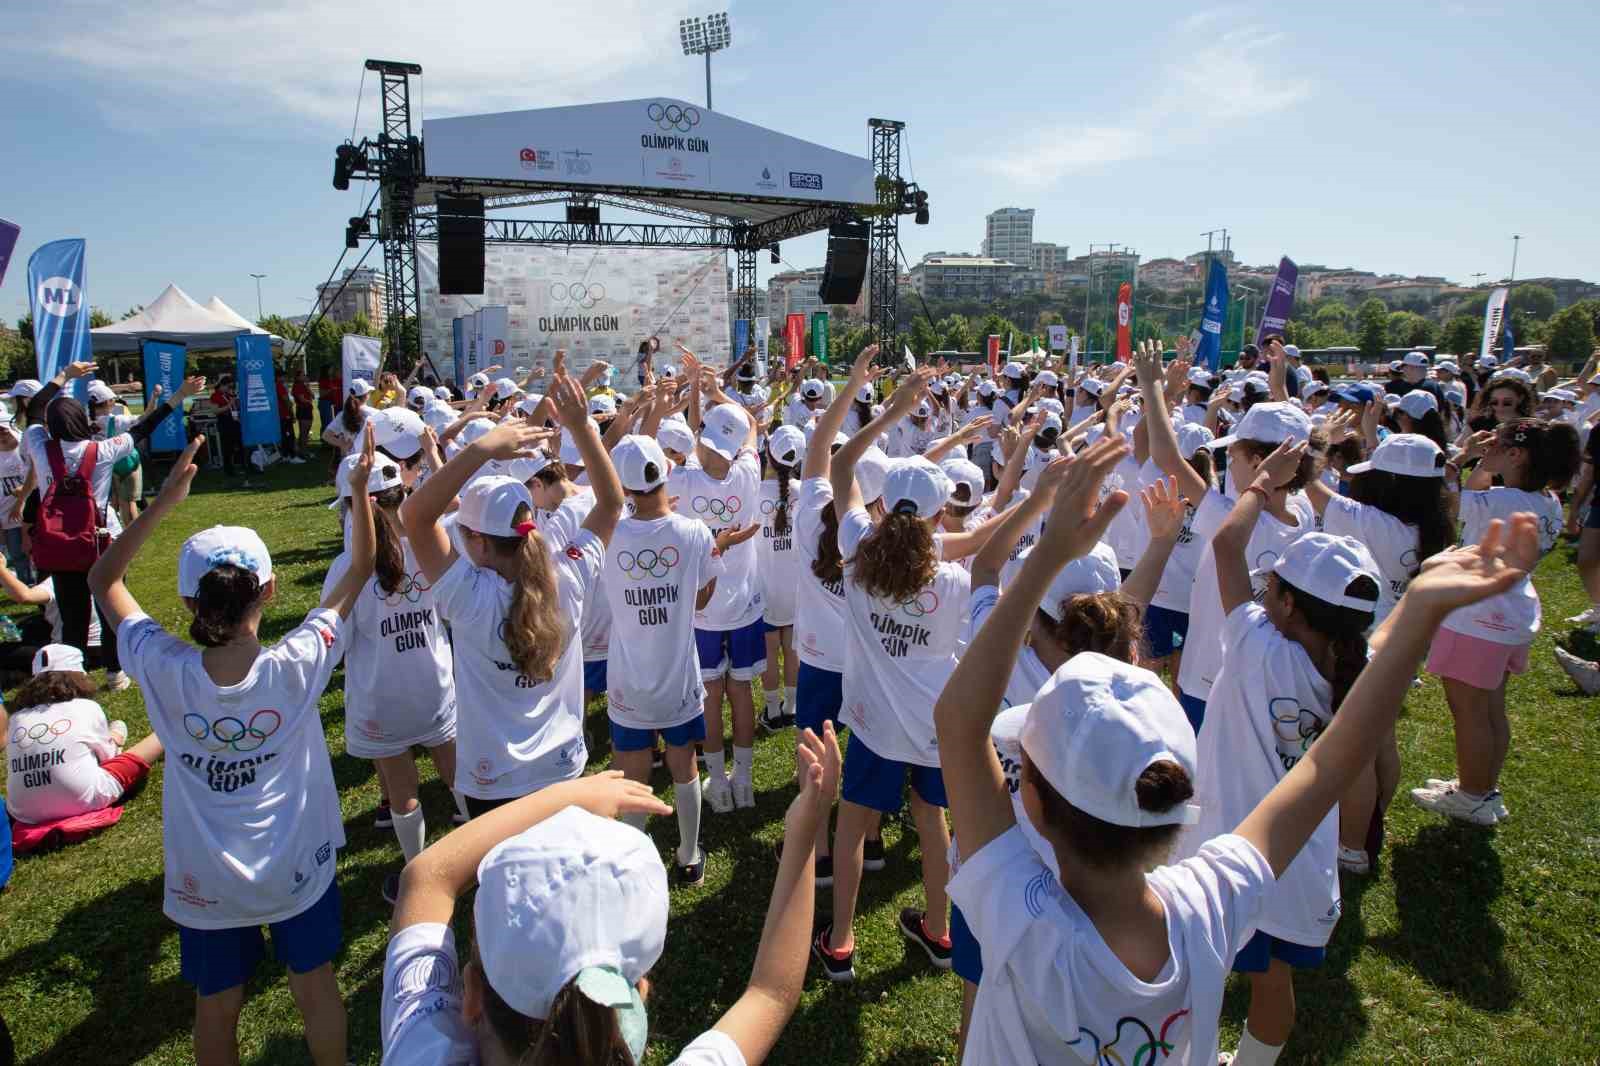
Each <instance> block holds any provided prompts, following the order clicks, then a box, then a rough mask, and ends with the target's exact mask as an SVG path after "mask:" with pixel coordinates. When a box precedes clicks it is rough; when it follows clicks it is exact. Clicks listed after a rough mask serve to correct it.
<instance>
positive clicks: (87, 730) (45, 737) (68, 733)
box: [6, 700, 122, 825]
mask: <svg viewBox="0 0 1600 1066" xmlns="http://www.w3.org/2000/svg"><path fill="white" fill-rule="evenodd" d="M116 753H117V742H116V741H115V740H113V739H112V738H111V727H110V725H109V724H108V723H107V722H106V712H105V711H103V710H101V709H100V705H99V704H98V703H96V702H94V700H66V701H64V702H62V703H47V704H44V705H43V706H41V707H26V708H24V709H22V710H20V711H18V712H17V713H16V714H14V715H12V716H11V722H10V724H9V727H8V728H7V730H6V770H7V773H6V809H7V810H8V811H9V812H10V813H11V816H12V817H13V818H15V819H16V820H17V821H19V822H27V823H28V824H29V825H39V824H40V823H42V822H55V821H59V820H61V819H62V818H71V817H73V816H75V815H79V814H87V813H88V812H89V811H97V810H100V809H101V808H102V807H109V806H110V805H111V804H113V803H115V802H116V801H117V797H119V796H121V795H122V785H121V784H119V783H118V782H117V779H116V778H114V777H112V776H111V775H110V774H108V773H106V772H105V771H104V770H102V769H100V764H101V763H103V762H105V761H106V760H107V759H109V758H111V757H112V756H113V755H115V754H116Z"/></svg>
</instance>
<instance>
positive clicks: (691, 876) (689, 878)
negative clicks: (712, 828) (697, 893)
mask: <svg viewBox="0 0 1600 1066" xmlns="http://www.w3.org/2000/svg"><path fill="white" fill-rule="evenodd" d="M673 858H674V860H676V858H677V856H676V855H674V856H673ZM672 871H673V873H674V874H675V875H676V880H677V882H678V887H679V888H693V887H695V886H696V885H698V884H702V883H704V881H705V879H706V853H705V850H704V849H701V851H700V854H699V856H698V857H697V858H696V859H695V861H694V862H687V863H685V862H677V861H674V862H673V864H672Z"/></svg>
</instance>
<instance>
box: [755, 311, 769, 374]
mask: <svg viewBox="0 0 1600 1066" xmlns="http://www.w3.org/2000/svg"><path fill="white" fill-rule="evenodd" d="M754 339H755V342H756V373H757V374H760V375H761V377H762V379H763V380H765V379H766V376H767V346H768V344H769V343H770V342H771V341H772V319H770V318H768V317H767V316H766V315H759V316H757V317H756V330H755V338H754Z"/></svg>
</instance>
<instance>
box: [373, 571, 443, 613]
mask: <svg viewBox="0 0 1600 1066" xmlns="http://www.w3.org/2000/svg"><path fill="white" fill-rule="evenodd" d="M431 588H433V586H432V585H429V584H425V583H424V582H423V580H422V575H421V574H420V573H418V574H407V575H405V578H404V579H403V580H401V582H400V584H399V585H398V586H397V587H396V588H395V590H394V591H393V592H385V591H383V586H382V585H380V584H378V580H377V578H373V580H372V591H373V594H374V595H376V596H377V597H378V598H379V599H380V600H382V601H383V605H384V606H385V607H398V606H400V604H401V603H402V602H405V603H418V602H420V601H421V600H422V594H423V593H424V592H427V591H428V590H429V589H431Z"/></svg>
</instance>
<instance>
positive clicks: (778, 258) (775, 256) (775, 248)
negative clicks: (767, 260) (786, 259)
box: [772, 244, 783, 266]
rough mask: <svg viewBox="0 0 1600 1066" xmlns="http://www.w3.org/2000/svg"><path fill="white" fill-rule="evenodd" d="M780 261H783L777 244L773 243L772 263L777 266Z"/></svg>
mask: <svg viewBox="0 0 1600 1066" xmlns="http://www.w3.org/2000/svg"><path fill="white" fill-rule="evenodd" d="M781 262H783V257H782V256H780V255H779V254H778V246H777V245H776V244H774V245H773V246H772V265H773V266H777V265H778V264H779V263H781Z"/></svg>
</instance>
